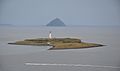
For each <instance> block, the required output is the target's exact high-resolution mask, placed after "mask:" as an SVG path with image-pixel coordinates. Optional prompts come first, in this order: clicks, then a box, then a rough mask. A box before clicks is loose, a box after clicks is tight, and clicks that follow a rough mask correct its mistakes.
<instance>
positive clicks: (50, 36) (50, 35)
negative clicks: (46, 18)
mask: <svg viewBox="0 0 120 71" xmlns="http://www.w3.org/2000/svg"><path fill="white" fill-rule="evenodd" d="M48 37H49V39H51V38H52V34H51V31H50V32H49V36H48Z"/></svg>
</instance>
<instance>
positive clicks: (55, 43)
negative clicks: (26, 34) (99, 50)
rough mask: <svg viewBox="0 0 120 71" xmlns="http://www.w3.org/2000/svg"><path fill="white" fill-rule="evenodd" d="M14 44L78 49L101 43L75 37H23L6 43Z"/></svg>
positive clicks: (98, 45)
mask: <svg viewBox="0 0 120 71" xmlns="http://www.w3.org/2000/svg"><path fill="white" fill-rule="evenodd" d="M8 44H15V45H34V46H52V48H50V49H49V50H55V49H79V48H91V47H100V46H103V45H101V44H96V43H86V42H82V41H81V40H80V39H76V38H51V39H50V38H37V39H25V40H23V41H16V42H15V43H8Z"/></svg>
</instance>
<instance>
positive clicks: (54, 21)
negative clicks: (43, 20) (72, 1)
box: [46, 18, 66, 27]
mask: <svg viewBox="0 0 120 71" xmlns="http://www.w3.org/2000/svg"><path fill="white" fill-rule="evenodd" d="M46 26H57V27H61V26H66V25H65V24H64V22H62V21H61V20H60V19H59V18H55V19H54V20H52V21H50V22H49V23H48V24H47V25H46Z"/></svg>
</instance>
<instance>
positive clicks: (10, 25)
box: [0, 24, 12, 26]
mask: <svg viewBox="0 0 120 71" xmlns="http://www.w3.org/2000/svg"><path fill="white" fill-rule="evenodd" d="M0 26H12V25H11V24H0Z"/></svg>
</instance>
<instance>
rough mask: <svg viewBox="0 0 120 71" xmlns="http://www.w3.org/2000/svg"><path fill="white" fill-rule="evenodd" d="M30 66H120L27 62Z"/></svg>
mask: <svg viewBox="0 0 120 71" xmlns="http://www.w3.org/2000/svg"><path fill="white" fill-rule="evenodd" d="M25 65H29V66H73V67H95V68H120V67H115V66H102V65H83V64H56V63H54V64H51V63H25Z"/></svg>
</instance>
